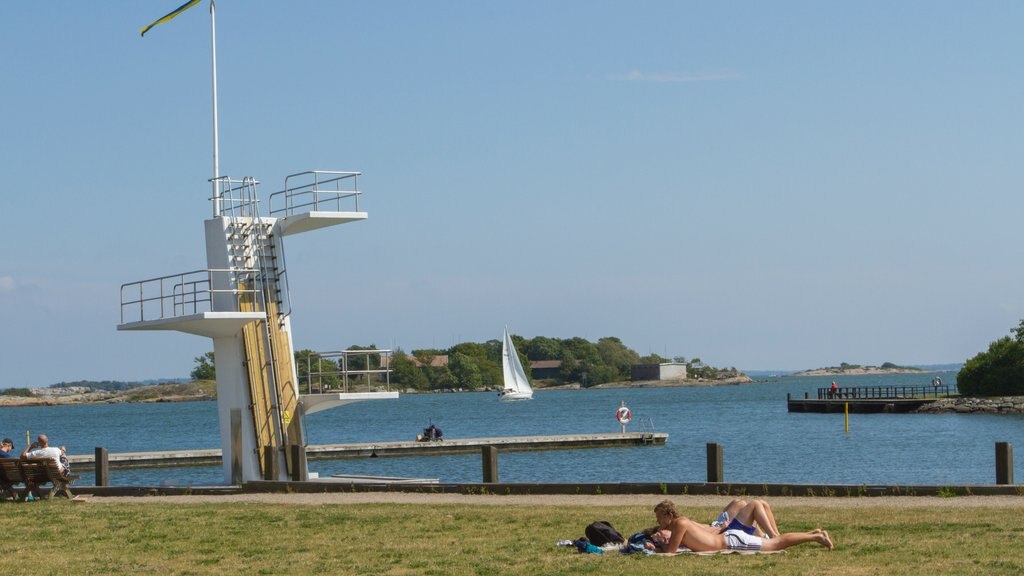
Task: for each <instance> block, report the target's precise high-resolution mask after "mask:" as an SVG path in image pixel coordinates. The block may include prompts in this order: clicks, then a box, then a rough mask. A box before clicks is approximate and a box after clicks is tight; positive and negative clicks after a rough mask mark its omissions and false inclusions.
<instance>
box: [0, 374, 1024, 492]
mask: <svg viewBox="0 0 1024 576" xmlns="http://www.w3.org/2000/svg"><path fill="white" fill-rule="evenodd" d="M934 375H935V374H927V375H897V376H886V377H877V376H874V377H857V376H847V377H844V378H842V379H840V385H841V386H872V385H919V386H923V385H928V383H929V382H930V381H931V379H932V377H933V376H934ZM939 376H941V377H942V379H943V381H944V382H946V383H953V382H954V380H955V374H953V373H941V374H939ZM830 381H831V378H791V377H783V378H779V379H777V380H772V381H769V382H764V383H756V384H747V385H741V386H723V387H714V388H658V389H638V390H587V391H552V392H538V393H537V394H536V396H535V399H534V400H533V401H532V402H520V403H499V402H498V401H497V400H496V399H495V395H494V394H492V393H466V394H418V395H413V394H410V395H403V396H401V397H400V398H399V399H398V400H382V401H371V402H362V403H356V404H349V405H347V406H343V407H341V408H336V409H333V410H328V411H324V412H320V413H317V414H314V415H312V416H310V417H308V418H307V421H306V434H307V437H308V441H309V443H310V444H331V443H347V442H372V441H395V440H410V439H412V438H413V437H414V436H415V435H416V434H417V433H418V432H420V431H421V429H422V428H423V427H424V426H426V425H427V424H428V423H429V422H430V421H433V422H434V423H436V424H437V425H438V426H440V427H441V428H442V429H443V430H444V433H445V435H446V436H447V437H450V438H467V437H480V436H520V435H537V434H575V433H588V432H611V431H618V430H619V429H620V428H619V424H618V423H617V422H616V421H615V419H614V416H615V410H616V408H618V406H619V402H621V401H625V402H626V405H627V406H629V407H630V409H631V410H632V411H633V416H634V421H633V422H632V423H631V424H630V425H629V426H628V427H627V430H631V431H636V430H637V427H636V426H637V420H638V419H640V418H645V419H650V420H651V421H653V423H654V428H655V430H657V431H659V432H667V433H668V434H669V439H668V444H667V445H666V446H663V447H642V448H613V449H588V450H560V451H552V452H508V453H502V454H500V456H499V475H500V477H501V479H502V480H503V481H506V482H573V481H580V482H599V481H600V482H622V481H635V482H702V481H704V480H705V478H706V456H705V455H706V444H707V443H708V442H716V443H718V444H721V445H722V446H723V449H724V454H725V476H726V480H728V481H731V482H769V483H771V482H792V483H843V484H991V483H993V482H994V481H995V442H997V441H1005V442H1010V443H1011V444H1014V445H1015V446H1017V447H1018V450H1021V449H1024V416H1005V415H956V414H942V415H928V414H851V415H850V432H849V433H845V432H844V431H843V415H842V414H790V413H788V412H787V411H786V393H792V394H793V395H794V396H802V395H803V394H804V392H810V393H811V394H812V395H813V394H814V390H815V389H816V388H818V387H824V386H827V385H828V383H829V382H830ZM26 430H31V431H32V434H33V435H34V434H36V433H39V432H45V433H47V434H49V436H50V438H51V441H52V442H54V443H57V444H63V445H66V446H67V447H68V451H69V452H70V453H71V454H91V453H92V452H93V450H94V448H95V447H96V446H104V447H106V448H108V449H109V450H110V451H111V452H132V451H149V450H175V449H200V448H219V444H218V442H219V440H218V438H219V435H218V431H217V430H218V424H217V412H216V403H214V402H186V403H169V404H119V405H79V406H54V407H26V408H4V409H0V434H2V435H5V436H10V437H12V438H14V439H15V440H16V443H17V445H18V449H19V450H20V449H22V448H24V440H25V431H26ZM1022 463H1024V457H1020V456H1019V457H1018V458H1016V465H1015V470H1014V474H1015V478H1018V479H1019V478H1024V464H1022ZM310 470H311V471H316V472H319V473H320V474H321V475H322V476H326V475H329V474H336V473H349V474H379V475H387V476H417V477H431V478H439V479H440V480H441V481H442V482H478V481H480V479H481V463H480V457H479V456H478V455H475V454H474V455H466V456H441V457H401V458H372V459H371V458H367V459H360V460H328V461H313V462H311V463H310ZM77 472H80V473H82V475H83V478H82V480H81V482H83V483H85V484H91V483H92V476H91V470H86V469H85V468H84V467H82V468H80V469H79V470H77ZM111 476H112V482H113V483H114V484H160V483H168V484H197V485H198V484H217V483H220V482H221V481H222V473H221V469H220V467H219V466H218V467H187V468H185V467H182V468H171V469H160V470H139V471H124V470H113V471H112V472H111Z"/></svg>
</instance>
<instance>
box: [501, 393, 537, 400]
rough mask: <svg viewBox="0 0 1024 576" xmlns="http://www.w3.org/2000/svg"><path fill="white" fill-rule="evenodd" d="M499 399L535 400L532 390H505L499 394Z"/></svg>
mask: <svg viewBox="0 0 1024 576" xmlns="http://www.w3.org/2000/svg"><path fill="white" fill-rule="evenodd" d="M498 400H500V401H502V402H515V401H517V400H533V393H532V392H503V393H500V394H498Z"/></svg>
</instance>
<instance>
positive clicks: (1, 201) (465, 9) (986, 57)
mask: <svg viewBox="0 0 1024 576" xmlns="http://www.w3.org/2000/svg"><path fill="white" fill-rule="evenodd" d="M179 4H180V1H179V0H171V1H156V0H154V1H151V2H138V1H127V0H125V1H115V0H108V1H105V2H100V3H72V2H46V1H42V2H4V3H2V4H0V48H2V50H3V53H4V54H5V57H4V58H3V59H2V60H0V62H2V64H0V66H2V69H0V70H2V78H3V89H2V90H0V109H2V110H3V135H4V137H3V139H2V141H3V147H2V149H0V168H2V174H3V186H2V194H0V214H3V216H4V220H5V226H3V229H2V230H3V232H2V234H3V237H2V238H3V240H2V243H0V310H3V317H4V319H5V324H6V329H5V330H3V331H2V332H0V387H8V386H39V385H48V384H50V383H54V382H58V381H62V380H76V379H118V380H132V379H147V378H157V377H175V376H186V375H187V374H188V372H189V370H190V369H191V368H192V365H193V364H192V359H193V357H195V356H198V355H201V354H203V353H204V352H206V351H208V350H210V349H212V346H211V344H210V342H209V340H206V339H203V338H199V337H196V336H189V335H185V334H178V333H173V332H172V333H130V332H129V333H125V332H117V331H116V329H115V327H116V325H117V324H118V323H119V321H120V319H119V308H118V302H119V287H120V285H121V284H122V283H125V282H130V281H136V280H142V279H145V278H152V277H157V276H163V275H168V274H173V273H177V272H184V271H189V270H195V269H199V268H204V267H205V266H206V263H205V252H204V248H203V235H202V234H203V233H202V222H203V220H204V219H205V218H208V217H209V214H210V206H209V203H208V201H207V197H208V192H209V186H208V184H207V179H209V178H210V177H211V175H212V160H211V156H212V152H211V149H212V146H211V132H212V129H211V111H210V109H211V105H210V101H211V97H210V55H209V52H210V40H209V16H208V9H207V6H208V2H206V1H204V2H203V3H202V5H201V6H199V7H196V8H193V9H191V10H189V11H187V12H185V13H184V14H182V15H181V16H179V17H178V18H177V19H176V20H174V21H172V22H170V23H167V24H163V25H161V26H158V27H157V28H154V29H153V30H152V31H151V32H149V33H148V34H147V35H146V37H145V38H140V37H139V29H140V28H142V27H143V26H145V25H146V24H148V23H149V22H151V21H153V20H155V19H156V18H158V17H160V16H161V15H163V14H164V13H166V12H169V11H170V10H172V9H174V8H176V7H177V6H178V5H179ZM1022 21H1024V4H1021V3H1019V2H994V1H993V2H983V3H973V4H969V5H968V4H965V3H957V2H895V3H893V2H857V3H853V2H846V3H839V2H770V3H769V2H683V1H667V2H661V1H646V2H639V3H637V2H624V1H615V2H597V1H574V0H565V1H560V2H543V3H542V2H506V1H493V2H471V1H449V2H412V1H406V2H397V1H396V2H340V1H339V2H335V1H304V2H287V3H284V2H270V1H246V2H241V1H239V0H221V1H220V2H219V3H218V4H217V35H218V46H217V50H218V73H219V101H220V154H221V173H222V174H224V175H229V176H231V177H235V178H241V177H243V176H254V177H256V178H257V179H259V180H260V181H261V182H262V184H261V193H262V196H263V197H264V198H266V197H267V196H269V195H270V193H272V192H275V191H277V190H280V189H281V188H283V180H284V176H285V175H287V174H289V173H294V172H300V171H304V170H311V169H320V170H358V171H361V172H363V174H364V176H363V178H362V179H361V182H360V184H361V189H362V191H363V193H364V195H363V199H362V207H364V208H365V209H366V210H367V211H368V212H369V215H370V217H369V219H368V220H367V221H365V222H359V223H355V224H349V225H345V226H339V227H334V228H329V229H326V230H321V231H317V232H312V233H309V234H305V235H300V236H298V237H295V238H290V239H289V241H288V244H287V257H288V266H289V274H290V278H291V288H292V295H293V304H294V307H295V311H294V314H293V318H292V322H293V330H294V340H295V344H296V346H297V347H298V348H311V349H314V350H336V349H340V348H345V347H348V346H349V345H352V344H363V345H366V344H376V345H377V346H378V347H392V346H400V347H402V348H403V349H405V350H411V349H417V348H425V347H448V346H450V345H452V344H453V343H457V342H461V341H477V342H481V341H485V340H488V339H492V338H500V336H501V329H502V325H503V324H505V323H508V324H509V326H510V328H511V330H512V331H513V332H514V333H517V334H521V335H523V336H525V337H534V336H538V335H543V336H550V337H558V338H569V337H573V336H581V337H584V338H587V339H589V340H592V341H596V340H597V339H598V338H600V337H604V336H617V337H619V338H621V339H622V341H623V342H624V343H625V344H626V345H627V346H630V347H631V348H633V349H635V350H637V351H638V352H640V353H642V354H646V353H649V352H656V353H658V354H662V355H665V356H685V357H687V358H691V357H700V358H701V359H703V360H704V361H705V362H707V363H710V364H713V365H716V366H736V367H738V368H743V369H780V370H782V369H803V368H813V367H819V366H827V365H836V364H839V363H840V362H851V363H862V364H880V363H882V362H886V361H890V362H896V363H901V364H915V363H918V364H920V363H945V362H962V361H964V360H965V359H967V358H969V357H971V356H973V355H974V354H976V353H978V352H979V351H981V350H984V349H985V348H986V347H987V346H988V343H989V342H991V341H992V340H995V339H997V338H999V337H1001V336H1003V335H1006V334H1008V333H1009V330H1010V329H1011V328H1013V327H1014V326H1016V325H1017V323H1018V322H1019V320H1020V319H1021V318H1024V290H1022V289H1021V286H1024V267H1022V266H1021V265H1020V263H1021V262H1022V252H1024V245H1022V243H1021V242H1020V241H1019V239H1018V238H1017V235H1016V232H1017V231H1018V230H1019V215H1020V214H1021V212H1022V208H1024V206H1022V205H1024V199H1022V195H1021V193H1020V191H1021V187H1022V186H1021V184H1022V182H1021V170H1020V169H1019V167H1020V165H1021V158H1024V143H1022V137H1021V134H1024V107H1022V105H1021V102H1024V84H1022V82H1024V76H1022V74H1021V70H1022V66H1021V64H1022V60H1021V58H1022V56H1021V55H1022V54H1024V39H1022V38H1024V37H1022V35H1021V34H1020V30H1019V24H1020V22H1022Z"/></svg>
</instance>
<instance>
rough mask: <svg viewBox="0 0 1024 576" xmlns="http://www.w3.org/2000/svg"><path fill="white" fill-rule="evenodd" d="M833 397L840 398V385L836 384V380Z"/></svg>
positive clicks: (833, 383) (833, 386)
mask: <svg viewBox="0 0 1024 576" xmlns="http://www.w3.org/2000/svg"><path fill="white" fill-rule="evenodd" d="M832 397H833V398H838V397H839V385H838V384H836V381H835V380H833V381H832Z"/></svg>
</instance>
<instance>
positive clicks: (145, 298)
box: [121, 268, 259, 324]
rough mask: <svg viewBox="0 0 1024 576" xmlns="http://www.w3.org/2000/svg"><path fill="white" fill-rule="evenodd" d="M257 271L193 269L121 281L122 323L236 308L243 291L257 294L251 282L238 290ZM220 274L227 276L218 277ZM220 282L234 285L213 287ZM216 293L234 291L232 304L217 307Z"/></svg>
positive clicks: (256, 288)
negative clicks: (136, 280)
mask: <svg viewBox="0 0 1024 576" xmlns="http://www.w3.org/2000/svg"><path fill="white" fill-rule="evenodd" d="M255 273H256V271H255V270H250V269H237V268H236V269H230V270H224V269H210V270H192V271H190V272H181V273H179V274H171V275H170V276H161V277H159V278H150V279H147V280H139V281H138V282H129V283H127V284H122V285H121V324H124V323H125V322H145V321H150V320H161V319H164V318H177V317H179V316H188V315H192V314H198V313H200V312H234V311H237V310H238V302H239V298H240V297H241V296H242V295H243V294H255V293H256V292H257V290H259V288H258V287H255V283H252V282H250V285H252V286H254V287H253V288H250V289H245V290H239V289H238V288H237V286H238V280H239V279H242V280H245V279H248V278H252V277H253V276H254V274H255ZM220 275H225V276H226V277H225V278H219V277H218V276H220ZM215 280H217V281H215ZM220 280H224V281H223V282H221V281H220ZM218 285H224V286H231V288H226V289H215V288H213V286H218ZM216 294H231V295H232V296H233V298H232V299H231V302H232V305H233V307H228V306H223V305H222V306H221V308H226V309H222V310H217V309H215V306H214V296H215V295H216ZM254 299H255V297H254Z"/></svg>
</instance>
